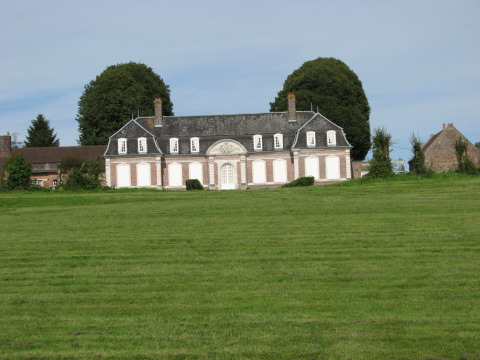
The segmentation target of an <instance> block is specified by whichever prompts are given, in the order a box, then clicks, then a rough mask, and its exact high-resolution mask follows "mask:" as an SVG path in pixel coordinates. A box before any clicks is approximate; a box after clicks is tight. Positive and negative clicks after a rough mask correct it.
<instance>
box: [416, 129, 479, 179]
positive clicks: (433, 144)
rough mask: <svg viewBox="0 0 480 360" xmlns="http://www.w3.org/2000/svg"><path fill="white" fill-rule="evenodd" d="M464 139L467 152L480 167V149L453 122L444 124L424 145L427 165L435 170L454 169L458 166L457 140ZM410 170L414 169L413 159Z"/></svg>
mask: <svg viewBox="0 0 480 360" xmlns="http://www.w3.org/2000/svg"><path fill="white" fill-rule="evenodd" d="M458 139H463V140H464V141H465V142H466V143H467V154H468V156H469V157H470V159H472V160H473V162H474V163H475V165H476V166H477V167H480V149H478V148H477V147H476V146H475V145H473V144H472V143H471V142H470V141H468V139H467V138H466V137H465V136H463V135H462V134H461V133H460V131H458V130H457V129H456V128H455V127H454V126H453V124H452V123H450V124H448V125H445V124H444V125H443V129H442V130H441V131H440V132H438V133H437V134H435V135H432V136H431V137H430V139H429V140H428V141H427V142H426V144H425V145H424V146H423V148H422V150H423V152H424V154H425V166H426V168H427V169H431V170H433V171H435V172H444V171H453V170H455V169H456V168H457V166H458V161H457V155H456V152H455V141H457V140H458ZM408 164H409V168H410V171H414V166H415V164H414V163H413V159H412V160H410V161H409V162H408Z"/></svg>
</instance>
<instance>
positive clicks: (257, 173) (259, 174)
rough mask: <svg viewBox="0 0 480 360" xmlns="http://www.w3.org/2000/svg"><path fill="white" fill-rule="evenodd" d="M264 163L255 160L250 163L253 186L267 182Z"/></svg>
mask: <svg viewBox="0 0 480 360" xmlns="http://www.w3.org/2000/svg"><path fill="white" fill-rule="evenodd" d="M266 173H267V172H266V168H265V161H261V160H255V161H253V162H252V180H253V182H254V183H255V184H263V183H266V182H267V175H266Z"/></svg>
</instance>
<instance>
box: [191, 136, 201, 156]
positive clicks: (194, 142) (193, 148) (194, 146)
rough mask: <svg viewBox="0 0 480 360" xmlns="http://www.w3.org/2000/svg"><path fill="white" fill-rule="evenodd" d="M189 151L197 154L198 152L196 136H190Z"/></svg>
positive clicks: (198, 146)
mask: <svg viewBox="0 0 480 360" xmlns="http://www.w3.org/2000/svg"><path fill="white" fill-rule="evenodd" d="M190 152H191V153H192V154H198V153H199V152H200V139H199V138H198V137H192V138H190Z"/></svg>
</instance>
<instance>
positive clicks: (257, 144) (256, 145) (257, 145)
mask: <svg viewBox="0 0 480 360" xmlns="http://www.w3.org/2000/svg"><path fill="white" fill-rule="evenodd" d="M253 150H255V151H262V150H263V140H262V135H259V134H257V135H253Z"/></svg>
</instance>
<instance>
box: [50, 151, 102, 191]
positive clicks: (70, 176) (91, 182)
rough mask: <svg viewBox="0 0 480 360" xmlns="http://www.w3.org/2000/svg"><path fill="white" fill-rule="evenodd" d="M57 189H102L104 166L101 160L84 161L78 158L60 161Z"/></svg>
mask: <svg viewBox="0 0 480 360" xmlns="http://www.w3.org/2000/svg"><path fill="white" fill-rule="evenodd" d="M58 168H59V170H60V184H59V188H63V189H66V190H80V189H82V190H94V189H99V188H101V187H102V179H101V174H102V173H103V169H104V165H103V164H102V160H101V159H97V160H86V159H81V158H78V157H68V158H65V159H62V162H61V163H60V164H59V165H58Z"/></svg>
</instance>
